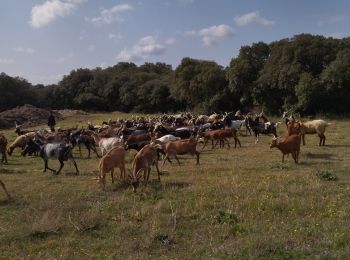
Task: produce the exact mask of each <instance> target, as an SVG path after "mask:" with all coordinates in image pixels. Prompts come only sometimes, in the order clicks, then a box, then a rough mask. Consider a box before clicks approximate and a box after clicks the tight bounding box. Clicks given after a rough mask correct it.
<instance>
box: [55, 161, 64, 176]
mask: <svg viewBox="0 0 350 260" xmlns="http://www.w3.org/2000/svg"><path fill="white" fill-rule="evenodd" d="M59 162H60V168H59V169H58V171H57V172H55V174H56V175H58V174H60V172H61V170H62V168H63V166H64V163H63V161H62V160H59Z"/></svg>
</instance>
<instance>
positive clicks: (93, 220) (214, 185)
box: [0, 114, 350, 259]
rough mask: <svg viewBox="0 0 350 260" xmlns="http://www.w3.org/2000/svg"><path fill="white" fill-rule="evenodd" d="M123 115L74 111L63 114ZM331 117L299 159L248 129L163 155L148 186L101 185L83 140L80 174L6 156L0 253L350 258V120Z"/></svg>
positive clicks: (1, 168)
mask: <svg viewBox="0 0 350 260" xmlns="http://www.w3.org/2000/svg"><path fill="white" fill-rule="evenodd" d="M117 116H120V117H121V116H123V115H121V114H118V115H117V114H94V115H75V116H72V117H69V118H66V120H63V121H60V122H59V125H60V126H63V127H67V126H75V125H76V124H77V123H78V124H79V125H82V124H85V123H86V122H87V120H88V119H90V120H92V122H95V123H99V122H101V121H102V120H107V119H108V118H116V117H117ZM329 122H331V123H332V126H331V127H329V128H328V129H327V131H326V136H327V140H326V146H325V147H319V146H318V137H317V136H307V137H306V146H304V147H302V148H301V155H300V158H299V160H300V164H299V165H295V164H294V163H293V162H292V158H291V156H290V158H287V161H286V163H284V164H282V163H281V157H282V156H281V153H280V152H279V151H278V150H275V149H272V150H270V148H269V143H270V141H271V137H267V136H263V137H262V138H261V139H260V142H259V143H258V144H257V145H255V144H254V141H255V139H254V138H253V137H252V136H240V140H241V143H242V148H237V149H234V148H231V149H226V148H225V149H215V150H211V149H210V148H209V149H207V148H205V150H203V151H202V152H201V155H200V165H199V166H197V165H195V158H194V157H191V156H190V155H184V156H181V157H180V161H181V162H182V165H181V166H178V165H177V164H175V163H174V164H172V165H170V164H169V163H166V164H165V166H164V167H161V171H162V176H161V183H159V182H158V181H157V180H156V173H155V169H154V170H152V173H151V179H152V180H151V183H150V185H149V186H147V187H141V189H139V190H138V192H137V193H136V194H134V193H133V192H132V189H131V187H130V186H129V185H127V184H124V183H120V182H118V183H116V184H115V185H114V186H112V184H111V179H110V176H108V178H107V191H105V192H103V191H101V190H100V189H99V186H98V185H97V183H96V180H95V179H94V177H95V174H96V173H97V164H98V159H97V158H95V157H94V156H92V159H89V160H88V159H85V157H86V150H83V152H84V154H83V157H84V158H79V155H78V153H77V151H75V156H76V157H77V163H78V167H79V170H80V176H74V175H73V173H74V167H73V165H72V164H71V163H67V164H66V165H65V167H64V168H63V171H62V174H61V175H59V176H54V175H52V174H51V173H49V172H47V173H43V172H42V169H43V162H42V160H41V159H40V158H37V157H25V158H23V157H21V156H20V155H19V152H20V151H19V150H17V151H16V150H15V152H14V155H13V156H11V157H9V164H8V165H0V179H1V180H3V181H4V182H5V183H6V186H7V188H8V190H9V192H10V193H11V195H12V196H13V198H14V199H13V201H10V202H8V201H6V197H5V194H4V193H3V192H2V191H1V190H0V212H1V214H0V252H1V254H0V258H1V259H21V258H32V259H34V258H35V259H78V258H83V259H88V258H94V259H97V258H103V259H106V258H107V259H108V258H111V259H114V258H115V259H135V258H137V259H254V258H255V259H291V258H294V259H302V258H308V259H309V258H321V259H322V258H327V259H328V258H339V259H346V258H348V257H349V255H350V246H349V244H350V221H349V217H350V204H349V199H350V172H349V169H350V162H349V160H350V149H349V148H350V137H349V134H348V133H349V132H350V120H329ZM279 130H280V133H282V132H283V131H284V130H285V129H284V126H281V127H280V129H279ZM3 132H4V133H5V135H6V136H7V137H8V139H9V140H10V142H11V141H13V140H14V138H15V135H14V133H13V132H12V131H3ZM231 144H232V140H231ZM200 149H201V145H199V147H198V150H200ZM133 154H134V152H130V153H129V155H128V164H127V167H128V168H130V167H131V166H130V161H131V158H132V156H133ZM49 163H50V165H51V166H54V167H57V166H58V164H57V163H56V162H53V161H50V162H49ZM65 173H67V175H65ZM334 179H336V180H334Z"/></svg>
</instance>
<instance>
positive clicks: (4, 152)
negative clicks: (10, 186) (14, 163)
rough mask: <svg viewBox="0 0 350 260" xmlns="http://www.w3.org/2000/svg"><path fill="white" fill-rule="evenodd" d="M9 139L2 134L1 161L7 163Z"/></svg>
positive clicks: (0, 141) (0, 139)
mask: <svg viewBox="0 0 350 260" xmlns="http://www.w3.org/2000/svg"><path fill="white" fill-rule="evenodd" d="M6 147H7V139H6V137H5V136H4V135H2V134H0V153H1V154H2V158H1V162H2V163H5V164H7V163H8V162H7V155H6Z"/></svg>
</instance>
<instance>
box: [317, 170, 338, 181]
mask: <svg viewBox="0 0 350 260" xmlns="http://www.w3.org/2000/svg"><path fill="white" fill-rule="evenodd" d="M316 176H317V177H318V178H320V179H321V180H324V181H337V180H338V177H337V175H335V174H334V173H333V172H332V171H328V170H322V171H318V172H317V173H316Z"/></svg>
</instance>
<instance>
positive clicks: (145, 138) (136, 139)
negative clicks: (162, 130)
mask: <svg viewBox="0 0 350 260" xmlns="http://www.w3.org/2000/svg"><path fill="white" fill-rule="evenodd" d="M150 141H151V135H150V134H149V133H148V134H140V135H130V136H129V137H128V139H127V140H126V142H125V144H126V145H131V144H134V143H140V142H150Z"/></svg>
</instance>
